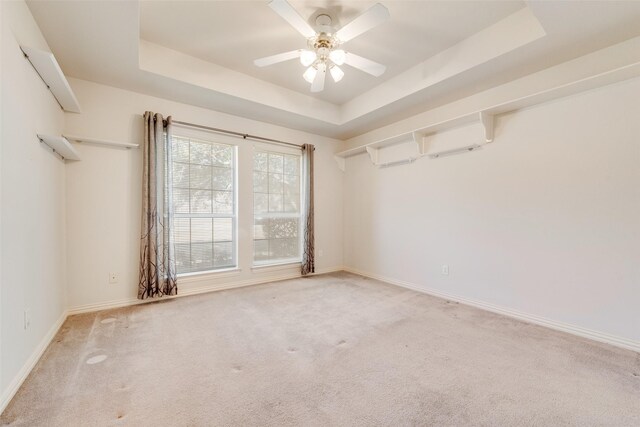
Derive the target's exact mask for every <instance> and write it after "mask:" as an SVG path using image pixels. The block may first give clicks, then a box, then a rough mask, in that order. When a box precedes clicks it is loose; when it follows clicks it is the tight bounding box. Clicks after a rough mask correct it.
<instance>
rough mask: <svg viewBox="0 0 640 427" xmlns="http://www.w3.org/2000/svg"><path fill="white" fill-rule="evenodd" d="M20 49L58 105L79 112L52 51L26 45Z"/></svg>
mask: <svg viewBox="0 0 640 427" xmlns="http://www.w3.org/2000/svg"><path fill="white" fill-rule="evenodd" d="M20 49H22V52H24V55H25V56H26V57H27V59H28V60H29V62H30V63H31V65H33V68H34V69H35V70H36V72H37V73H38V75H39V76H40V78H41V79H42V81H44V83H45V84H46V85H47V88H49V90H50V91H51V94H52V95H53V96H54V98H55V99H56V101H58V104H60V107H62V109H63V110H64V111H68V112H70V113H79V112H80V104H79V103H78V100H77V99H76V95H75V94H74V93H73V90H71V86H70V85H69V82H68V81H67V78H66V77H65V75H64V73H63V72H62V69H61V68H60V65H58V61H56V57H55V56H53V53H51V52H47V51H44V50H40V49H35V48H32V47H26V46H20Z"/></svg>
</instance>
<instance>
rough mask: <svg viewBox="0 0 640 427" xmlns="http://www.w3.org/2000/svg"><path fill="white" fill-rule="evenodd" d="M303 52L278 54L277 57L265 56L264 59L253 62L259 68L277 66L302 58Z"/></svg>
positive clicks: (293, 51) (295, 51)
mask: <svg viewBox="0 0 640 427" xmlns="http://www.w3.org/2000/svg"><path fill="white" fill-rule="evenodd" d="M300 52H301V50H300V49H298V50H292V51H290V52H284V53H278V54H277V55H271V56H265V57H264V58H260V59H256V60H255V61H253V63H254V64H255V65H257V66H258V67H266V66H267V65H273V64H277V63H278V62H284V61H289V60H290V59H296V58H299V57H300Z"/></svg>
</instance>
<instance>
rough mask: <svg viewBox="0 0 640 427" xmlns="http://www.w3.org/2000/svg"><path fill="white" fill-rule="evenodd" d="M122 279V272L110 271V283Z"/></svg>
mask: <svg viewBox="0 0 640 427" xmlns="http://www.w3.org/2000/svg"><path fill="white" fill-rule="evenodd" d="M119 280H120V273H109V284H114V283H118V281H119Z"/></svg>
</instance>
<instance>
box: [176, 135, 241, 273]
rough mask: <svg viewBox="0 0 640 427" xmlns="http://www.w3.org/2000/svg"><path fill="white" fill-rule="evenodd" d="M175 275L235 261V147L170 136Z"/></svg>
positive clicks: (226, 266)
mask: <svg viewBox="0 0 640 427" xmlns="http://www.w3.org/2000/svg"><path fill="white" fill-rule="evenodd" d="M171 143H172V154H171V156H172V158H171V166H172V172H173V177H172V180H173V186H172V190H173V191H172V197H173V208H174V219H173V222H174V230H175V248H176V270H177V272H178V274H184V273H191V272H198V271H208V270H217V269H223V268H231V267H235V266H236V246H237V245H236V191H235V189H236V173H235V169H236V147H235V146H233V145H228V144H220V143H217V142H212V141H205V140H200V139H194V138H185V137H181V136H175V135H174V136H172V142H171Z"/></svg>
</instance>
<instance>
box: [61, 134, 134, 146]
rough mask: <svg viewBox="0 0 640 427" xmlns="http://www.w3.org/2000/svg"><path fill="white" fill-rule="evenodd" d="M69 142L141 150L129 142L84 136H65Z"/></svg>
mask: <svg viewBox="0 0 640 427" xmlns="http://www.w3.org/2000/svg"><path fill="white" fill-rule="evenodd" d="M64 137H65V138H67V139H68V140H69V141H72V142H78V143H83V144H95V145H104V146H109V147H116V148H126V149H130V148H139V147H140V146H139V145H138V144H132V143H129V142H119V141H109V140H106V139H96V138H86V137H84V136H73V135H64Z"/></svg>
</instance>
